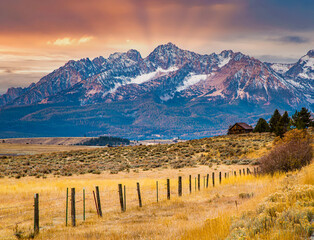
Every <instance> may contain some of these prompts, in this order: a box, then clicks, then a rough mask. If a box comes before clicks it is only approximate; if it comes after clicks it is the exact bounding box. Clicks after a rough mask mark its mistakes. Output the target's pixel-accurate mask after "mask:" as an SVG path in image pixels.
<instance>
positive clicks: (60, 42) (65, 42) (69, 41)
mask: <svg viewBox="0 0 314 240" xmlns="http://www.w3.org/2000/svg"><path fill="white" fill-rule="evenodd" d="M93 38H94V37H93V36H86V37H81V38H79V39H76V38H70V37H65V38H58V39H56V40H55V41H48V42H47V44H48V45H55V46H69V45H80V44H83V43H87V42H90V41H91V40H92V39H93Z"/></svg>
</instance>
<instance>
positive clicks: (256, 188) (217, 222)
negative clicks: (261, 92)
mask: <svg viewBox="0 0 314 240" xmlns="http://www.w3.org/2000/svg"><path fill="white" fill-rule="evenodd" d="M273 138H274V137H273V136H272V135H270V134H246V135H238V136H220V137H215V138H207V139H199V140H192V141H187V142H181V143H177V144H171V145H153V146H135V147H118V148H102V149H89V150H75V151H68V152H56V153H44V154H36V155H30V156H18V157H12V156H3V157H2V158H1V160H0V161H1V164H0V170H1V172H2V175H3V177H2V178H0V196H1V198H0V239H28V238H31V237H33V235H32V234H33V215H34V213H33V202H34V194H35V193H39V215H40V233H39V235H37V236H36V237H35V239H56V240H61V239H69V240H70V239H79V240H80V239H183V240H185V239H291V240H292V239H307V238H308V237H309V236H310V235H311V234H312V232H313V215H314V208H313V206H314V187H313V184H314V177H313V172H314V164H311V165H310V166H307V167H305V168H303V169H302V170H300V171H296V172H292V173H288V174H275V175H273V176H271V175H257V176H255V175H247V174H245V175H244V174H243V170H246V169H247V168H249V169H250V170H251V172H254V171H253V168H254V167H256V166H255V165H252V164H251V165H250V163H254V162H255V161H256V159H257V158H258V157H260V156H262V155H263V154H265V153H267V152H268V151H269V149H271V147H272V140H273ZM106 170H109V171H106ZM240 170H241V173H242V174H241V175H240ZM33 171H34V172H33ZM96 171H97V172H96ZM234 171H235V172H236V173H237V174H236V176H235V175H234ZM219 172H221V173H222V183H221V184H219V179H218V173H219ZM33 173H36V174H33ZM92 173H94V174H92ZM95 173H97V174H95ZM112 173H114V174H112ZM212 173H215V186H212V181H211V174H212ZM225 173H226V176H229V177H227V178H225ZM198 174H200V180H201V182H200V188H201V189H200V191H199V190H198V189H197V187H196V179H197V175H198ZM207 174H209V177H210V178H209V187H208V188H206V181H205V180H206V175H207ZM29 175H31V176H29ZM66 175H67V176H66ZM189 175H191V176H192V193H189V181H188V179H189ZM39 176H42V177H40V178H38V177H39ZM178 176H182V178H183V196H182V197H179V196H178ZM21 177H23V178H21ZM167 178H169V179H170V185H171V199H170V200H167V197H166V179H167ZM156 181H158V191H159V192H158V193H159V198H158V200H159V201H158V203H157V202H156ZM137 182H138V183H140V186H141V195H142V200H143V207H142V208H140V207H139V206H138V196H137V189H136V183H137ZM119 183H121V184H123V185H125V186H126V199H127V211H126V212H123V213H122V212H121V209H120V203H119V196H118V184H119ZM95 186H99V188H100V199H101V205H102V211H103V217H102V218H100V217H98V216H97V212H96V208H95V202H94V198H93V190H95ZM67 188H69V189H70V188H75V189H76V215H77V226H76V227H70V226H65V215H66V213H65V212H66V210H65V209H66V207H65V206H66V189H67ZM83 188H84V189H85V191H86V221H83V204H82V203H83V197H82V193H83ZM69 214H70V209H69ZM70 223H71V222H70V217H69V225H70ZM311 224H312V225H311Z"/></svg>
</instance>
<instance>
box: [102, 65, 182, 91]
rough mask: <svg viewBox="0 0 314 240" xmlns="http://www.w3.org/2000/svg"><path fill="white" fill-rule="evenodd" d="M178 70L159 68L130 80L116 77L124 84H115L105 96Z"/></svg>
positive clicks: (174, 68)
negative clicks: (121, 88) (123, 87)
mask: <svg viewBox="0 0 314 240" xmlns="http://www.w3.org/2000/svg"><path fill="white" fill-rule="evenodd" d="M178 69H179V68H178V67H170V68H168V69H163V68H160V67H159V68H157V69H156V70H155V71H153V72H150V73H144V74H141V75H138V76H136V77H135V78H128V77H125V76H120V77H115V78H118V79H121V80H122V82H118V83H115V84H114V86H113V87H112V88H111V89H110V90H109V91H108V92H106V93H105V94H104V95H107V94H109V93H114V92H115V91H117V89H118V88H119V87H121V86H124V85H128V84H142V83H145V82H149V81H151V80H153V79H155V78H157V77H162V76H165V75H167V74H168V73H171V72H175V71H177V70H178Z"/></svg>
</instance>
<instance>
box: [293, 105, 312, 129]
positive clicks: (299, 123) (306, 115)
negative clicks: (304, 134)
mask: <svg viewBox="0 0 314 240" xmlns="http://www.w3.org/2000/svg"><path fill="white" fill-rule="evenodd" d="M292 125H293V126H294V127H296V128H297V129H305V128H308V127H310V126H313V120H312V119H311V113H310V112H309V110H308V109H306V108H304V107H303V108H302V109H301V110H300V112H298V111H295V114H293V116H292Z"/></svg>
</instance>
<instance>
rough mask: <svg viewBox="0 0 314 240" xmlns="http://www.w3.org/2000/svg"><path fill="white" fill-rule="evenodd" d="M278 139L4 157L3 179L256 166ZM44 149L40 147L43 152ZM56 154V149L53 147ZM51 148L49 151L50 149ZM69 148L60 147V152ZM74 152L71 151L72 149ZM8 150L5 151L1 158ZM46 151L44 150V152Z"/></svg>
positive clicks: (233, 138)
mask: <svg viewBox="0 0 314 240" xmlns="http://www.w3.org/2000/svg"><path fill="white" fill-rule="evenodd" d="M273 139H274V136H273V135H271V134H269V133H264V134H259V133H258V134H243V135H230V136H218V137H213V138H203V139H197V140H190V141H186V142H180V143H176V144H160V145H152V146H128V147H114V148H94V149H89V150H88V149H85V150H72V151H68V152H56V153H44V154H36V155H31V156H2V157H0V176H1V175H2V176H10V177H16V178H21V177H26V176H37V177H44V176H46V175H48V174H54V175H60V176H70V175H73V174H86V173H95V174H100V173H101V172H103V171H106V170H109V171H111V172H112V173H117V172H121V171H130V170H131V171H132V170H136V171H137V170H138V169H143V170H149V169H153V168H184V167H191V166H197V165H212V164H228V165H230V164H243V165H247V164H250V163H251V162H254V161H255V160H256V159H257V158H258V157H259V156H261V155H263V154H265V153H266V152H267V151H268V150H269V149H270V148H271V146H272V140H273ZM27 146H28V145H23V146H20V147H19V146H17V149H16V150H15V151H18V152H19V153H22V152H27V151H33V149H27ZM39 146H40V145H36V148H35V149H37V150H40V147H39ZM49 147H50V148H51V149H50V150H48V151H52V150H53V148H54V147H52V146H49ZM49 147H48V148H49ZM64 148H65V146H57V147H56V151H57V150H58V151H59V150H60V149H64ZM69 148H71V147H69ZM6 151H7V149H6V147H5V146H4V148H2V149H1V144H0V155H2V154H3V152H6ZM40 151H43V150H40Z"/></svg>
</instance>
